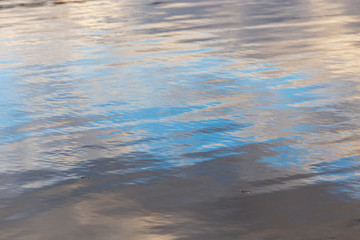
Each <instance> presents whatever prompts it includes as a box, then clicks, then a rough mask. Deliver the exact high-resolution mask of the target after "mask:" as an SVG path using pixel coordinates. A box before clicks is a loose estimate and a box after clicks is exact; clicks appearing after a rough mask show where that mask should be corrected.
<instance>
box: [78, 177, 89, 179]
mask: <svg viewBox="0 0 360 240" xmlns="http://www.w3.org/2000/svg"><path fill="white" fill-rule="evenodd" d="M80 179H90V177H81V178H80Z"/></svg>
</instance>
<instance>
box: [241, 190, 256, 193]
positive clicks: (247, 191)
mask: <svg viewBox="0 0 360 240" xmlns="http://www.w3.org/2000/svg"><path fill="white" fill-rule="evenodd" d="M253 192H254V191H251V190H242V191H241V193H253Z"/></svg>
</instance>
